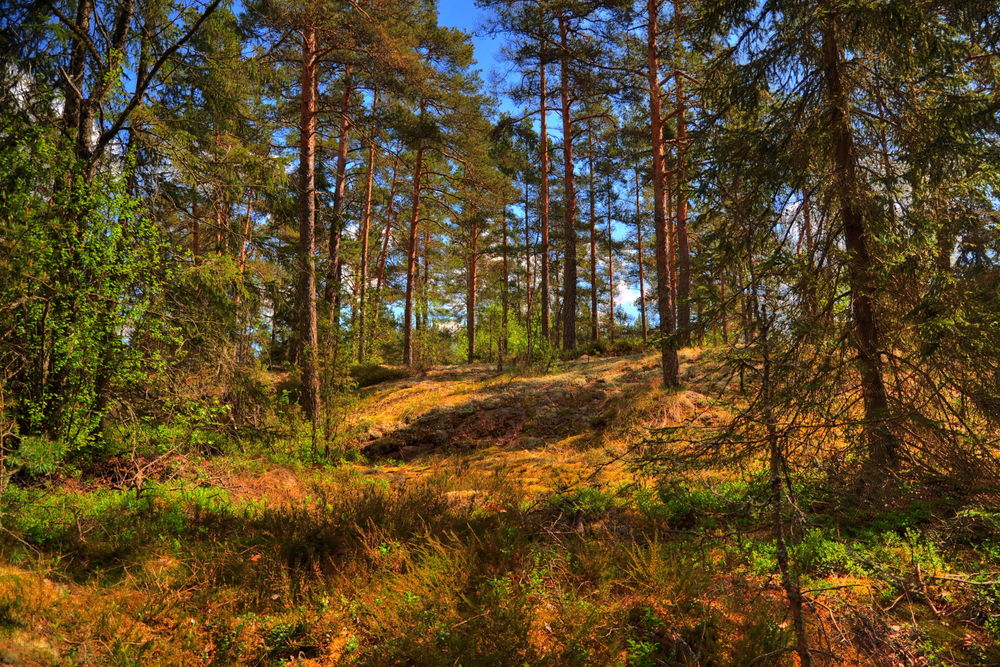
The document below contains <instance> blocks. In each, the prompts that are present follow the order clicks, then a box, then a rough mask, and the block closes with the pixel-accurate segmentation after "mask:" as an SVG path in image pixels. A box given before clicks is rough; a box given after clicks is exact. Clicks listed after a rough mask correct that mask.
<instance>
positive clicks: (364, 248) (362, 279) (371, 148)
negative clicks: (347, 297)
mask: <svg viewBox="0 0 1000 667" xmlns="http://www.w3.org/2000/svg"><path fill="white" fill-rule="evenodd" d="M376 104H378V91H375V93H374V94H373V95H372V111H373V112H374V111H375V105H376ZM374 189H375V137H374V136H372V138H371V139H370V140H369V142H368V177H367V178H366V179H365V210H364V213H363V214H362V216H361V229H360V230H358V236H359V237H360V240H361V257H360V258H359V260H358V321H357V325H356V326H355V330H356V332H357V337H358V363H359V364H363V363H364V361H365V331H366V327H365V322H366V321H367V320H366V310H365V308H366V306H367V305H368V304H367V303H366V301H367V292H368V236H369V232H370V229H371V224H372V191H373V190H374Z"/></svg>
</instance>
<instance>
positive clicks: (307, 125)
mask: <svg viewBox="0 0 1000 667" xmlns="http://www.w3.org/2000/svg"><path fill="white" fill-rule="evenodd" d="M316 60H317V54H316V30H315V28H314V27H312V26H306V27H305V28H304V29H303V32H302V68H301V73H300V79H301V80H300V83H301V87H302V91H301V93H302V95H301V103H300V106H299V258H298V259H299V289H298V302H299V303H298V308H299V321H298V323H297V324H298V331H297V344H296V346H297V348H298V350H297V351H298V354H297V358H298V362H299V370H300V372H301V374H302V395H301V399H300V400H301V402H302V408H303V410H305V413H306V416H307V417H308V418H309V420H310V422H311V423H312V428H313V437H314V438H315V433H316V426H317V421H318V419H319V412H320V397H319V334H318V329H317V315H316V298H315V295H316V258H315V257H316V115H317V110H318V108H317V107H318V105H317V101H316V96H317V89H316ZM314 445H315V443H314Z"/></svg>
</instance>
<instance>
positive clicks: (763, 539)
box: [0, 351, 1000, 665]
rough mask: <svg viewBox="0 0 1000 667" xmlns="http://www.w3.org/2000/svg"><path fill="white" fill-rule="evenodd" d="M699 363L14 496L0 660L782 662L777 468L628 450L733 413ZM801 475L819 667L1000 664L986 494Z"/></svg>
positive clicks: (575, 380) (534, 383) (555, 383)
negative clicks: (759, 469)
mask: <svg viewBox="0 0 1000 667" xmlns="http://www.w3.org/2000/svg"><path fill="white" fill-rule="evenodd" d="M697 356H698V355H697V351H689V352H688V354H687V356H686V361H687V363H686V364H685V373H686V374H687V377H688V380H689V387H690V390H688V391H685V392H678V393H673V394H664V393H663V392H662V391H661V390H659V389H656V388H655V373H656V369H655V365H654V360H653V359H652V358H650V357H643V356H641V355H640V356H634V357H626V358H618V359H602V360H596V361H595V360H586V361H580V362H573V363H570V364H567V365H565V366H563V367H560V368H557V369H555V371H554V373H552V374H549V375H540V376H537V377H511V376H494V375H493V374H492V373H491V372H490V371H489V369H486V368H484V367H461V368H459V369H450V370H441V371H435V372H432V373H430V374H428V375H426V376H424V377H422V378H407V379H402V380H398V381H393V382H390V383H386V384H381V385H377V386H374V387H372V388H370V389H368V390H365V392H363V393H362V396H361V397H360V399H359V401H358V403H357V405H356V406H355V407H354V408H353V410H352V413H351V415H350V416H349V417H348V419H347V423H346V424H345V432H346V433H349V434H353V435H352V436H351V437H352V438H354V439H353V441H351V442H350V443H349V444H347V445H345V448H346V449H350V450H353V451H357V450H359V449H361V448H364V447H371V445H372V444H373V443H383V444H384V443H386V442H393V443H396V444H397V445H399V446H398V447H397V449H395V450H391V451H385V452H373V456H372V458H371V459H370V460H368V461H364V460H356V461H355V460H352V459H355V458H357V456H356V455H355V456H348V457H346V459H345V460H343V461H339V462H337V463H327V464H322V465H319V464H315V465H314V464H310V465H306V464H303V463H294V462H292V461H289V460H285V459H281V460H276V459H275V458H273V457H271V458H268V457H262V456H254V455H250V454H239V453H231V454H226V455H223V456H216V457H213V458H205V459H191V458H186V459H184V460H181V461H177V463H176V465H175V466H174V474H171V475H161V476H159V477H158V478H155V479H148V480H146V481H145V482H144V483H143V484H140V485H133V486H131V487H130V486H128V485H122V484H117V485H115V484H112V483H110V482H107V481H103V482H99V483H98V482H87V481H83V480H79V479H64V478H57V477H50V478H47V480H46V481H44V482H39V483H36V484H33V485H22V486H18V485H11V486H10V487H9V488H8V489H7V491H6V492H5V494H4V496H3V498H2V500H3V507H2V510H3V520H2V526H3V530H2V533H0V548H2V557H3V566H2V568H0V662H5V663H15V664H16V663H19V662H20V663H23V664H76V663H84V664H122V665H125V664H128V665H148V664H176V665H196V664H220V665H221V664H258V665H265V664H283V663H286V662H289V661H295V662H298V663H299V664H315V665H320V664H368V665H385V664H421V665H437V664H440V665H455V664H462V665H524V664H532V665H544V664H556V665H563V664H571V665H572V664H588V665H614V664H619V665H662V664H666V665H677V664H690V665H704V664H717V665H750V664H754V665H765V664H791V660H792V658H791V656H790V654H789V653H788V652H786V651H784V649H786V648H787V647H788V646H789V645H790V643H791V640H792V638H791V636H790V634H791V626H790V620H789V617H788V614H787V605H786V603H785V601H784V597H783V595H782V593H781V590H780V587H779V585H778V580H777V578H776V575H775V571H776V563H775V553H774V548H773V542H772V540H771V536H770V534H769V533H768V530H767V528H766V526H767V525H768V518H767V516H766V512H767V511H768V509H767V506H766V503H765V499H766V495H767V488H766V483H765V481H764V480H763V479H762V478H761V477H759V475H758V474H757V473H756V472H754V471H747V472H743V473H736V472H732V471H728V472H727V471H704V474H702V475H701V476H700V477H698V478H697V479H698V480H699V481H698V482H697V483H695V482H693V481H691V478H687V481H683V482H682V481H681V480H680V479H677V480H671V479H664V478H658V479H657V480H655V482H654V480H651V479H647V478H644V477H642V476H640V475H638V474H637V473H635V472H633V471H632V470H631V469H630V467H629V466H628V465H627V462H628V461H629V458H630V454H631V452H632V450H633V446H634V445H635V443H637V442H638V441H639V440H640V439H641V433H642V431H643V429H645V428H647V427H657V428H662V427H664V426H670V425H674V424H679V423H685V422H691V421H701V422H704V423H713V422H714V421H717V420H720V419H724V417H725V412H724V410H723V409H722V408H720V407H718V406H717V405H716V404H715V402H714V401H713V400H712V399H711V396H712V395H713V393H714V392H715V390H716V389H717V387H716V386H715V385H716V384H717V383H718V382H719V380H718V379H717V378H714V377H713V375H712V372H711V368H712V365H711V362H710V360H709V359H702V360H696V357H697ZM567 397H568V398H567ZM588 397H589V398H588ZM470 405H472V406H475V409H473V410H471V411H470V410H469V409H468V406H470ZM518 406H520V409H518ZM491 411H492V414H491V415H490V419H491V420H492V421H493V422H496V423H500V424H503V426H502V427H497V428H495V429H491V428H490V427H489V421H490V420H484V419H483V413H484V412H491ZM505 411H506V412H505ZM498 414H499V415H501V416H502V415H503V414H508V415H509V419H507V420H505V419H502V418H500V417H498ZM553 415H562V419H561V420H559V419H555V418H553ZM573 415H575V417H573V418H572V419H571V418H570V417H571V416H573ZM582 415H586V419H584V418H583V417H582ZM477 429H478V430H477ZM441 431H446V435H447V437H444V438H436V439H432V440H430V441H427V440H419V438H423V437H425V436H424V435H422V434H426V433H427V432H432V433H437V432H441ZM415 441H416V442H417V444H414V442H415ZM400 443H402V444H400ZM405 447H417V448H418V449H417V450H410V451H403V448H405ZM369 451H371V450H369ZM798 483H799V484H800V487H801V488H798V489H796V496H797V497H798V498H800V499H801V502H802V503H803V504H809V506H810V507H814V508H820V509H819V510H818V511H811V512H809V513H808V516H809V517H810V518H809V520H805V519H796V518H795V517H790V518H791V519H792V525H793V535H792V539H791V544H792V551H793V561H794V562H795V563H796V566H797V568H798V570H799V572H800V575H801V577H802V584H803V588H804V589H806V590H807V591H809V592H808V593H807V599H808V602H807V605H806V606H807V623H808V630H809V635H810V640H811V643H812V644H813V645H814V646H815V647H816V648H817V649H819V650H821V651H823V652H824V653H818V654H817V660H818V661H820V662H822V661H823V660H826V659H827V657H826V656H830V655H835V656H837V658H838V659H839V661H840V663H841V664H998V663H1000V644H998V642H1000V617H998V615H997V613H998V609H1000V584H997V583H995V582H996V579H997V578H998V576H1000V575H998V573H997V570H998V569H1000V514H998V513H997V512H996V509H995V508H996V503H995V500H996V499H990V498H967V499H965V500H964V501H963V503H962V505H961V506H959V505H956V504H954V503H950V502H946V500H945V499H946V498H947V497H948V496H947V495H946V494H940V495H937V496H935V495H933V494H920V493H917V492H909V491H907V490H905V489H901V490H900V492H899V493H898V494H897V495H896V497H897V499H898V501H897V503H896V504H895V505H894V506H893V507H891V508H888V509H887V510H886V511H883V512H880V513H878V515H877V516H876V515H872V516H868V515H866V514H865V513H864V512H863V511H861V510H859V509H858V508H856V507H853V506H852V504H851V499H850V497H849V495H847V494H843V493H840V492H838V491H837V490H836V489H835V488H833V487H831V486H830V485H829V484H826V483H825V482H824V480H822V479H818V478H817V479H802V480H799V481H798ZM991 508H992V509H991ZM802 516H805V515H802ZM817 517H818V518H817Z"/></svg>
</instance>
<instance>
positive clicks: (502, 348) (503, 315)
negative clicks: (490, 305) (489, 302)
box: [497, 209, 510, 372]
mask: <svg viewBox="0 0 1000 667" xmlns="http://www.w3.org/2000/svg"><path fill="white" fill-rule="evenodd" d="M500 216H501V222H502V236H503V238H502V239H501V240H502V243H503V245H502V246H501V248H500V252H501V257H502V263H503V289H502V291H501V293H500V298H501V303H500V307H501V310H500V343H499V344H498V345H497V352H498V354H497V371H498V372H499V371H502V370H503V362H504V357H506V356H507V338H508V336H507V317H508V315H509V313H508V311H509V309H510V278H509V275H510V274H509V271H510V266H509V264H508V258H507V211H506V209H505V210H504V211H502V212H501V213H500Z"/></svg>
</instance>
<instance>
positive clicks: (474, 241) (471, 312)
mask: <svg viewBox="0 0 1000 667" xmlns="http://www.w3.org/2000/svg"><path fill="white" fill-rule="evenodd" d="M471 232H472V233H471V236H470V238H469V259H468V262H467V268H466V272H465V323H466V324H465V335H466V338H467V339H468V362H469V363H470V364H471V363H472V362H473V361H475V360H476V293H477V291H478V290H477V288H478V282H479V276H478V274H477V271H476V269H477V264H478V262H477V260H478V253H479V247H478V246H479V226H478V225H477V224H476V223H475V221H473V223H472V230H471Z"/></svg>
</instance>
